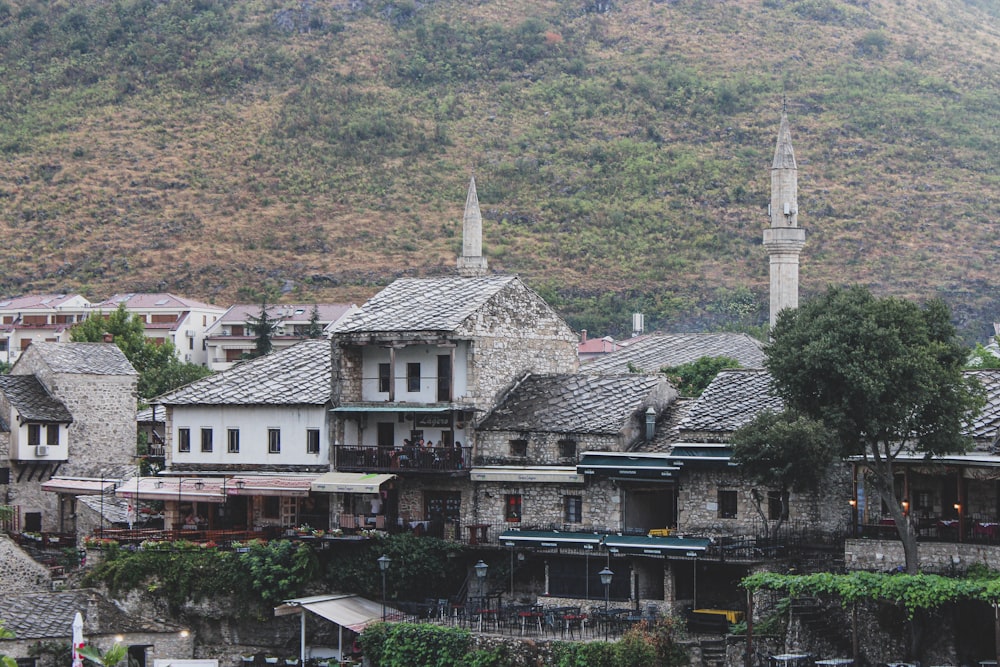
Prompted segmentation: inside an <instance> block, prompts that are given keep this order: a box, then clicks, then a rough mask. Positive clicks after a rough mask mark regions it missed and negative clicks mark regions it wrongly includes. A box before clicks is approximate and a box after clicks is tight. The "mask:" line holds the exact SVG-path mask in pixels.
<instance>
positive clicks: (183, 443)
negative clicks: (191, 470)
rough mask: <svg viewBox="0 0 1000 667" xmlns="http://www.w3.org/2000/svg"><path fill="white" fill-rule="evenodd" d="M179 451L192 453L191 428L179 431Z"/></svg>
mask: <svg viewBox="0 0 1000 667" xmlns="http://www.w3.org/2000/svg"><path fill="white" fill-rule="evenodd" d="M177 451H178V452H190V451H191V429H189V428H179V429H177Z"/></svg>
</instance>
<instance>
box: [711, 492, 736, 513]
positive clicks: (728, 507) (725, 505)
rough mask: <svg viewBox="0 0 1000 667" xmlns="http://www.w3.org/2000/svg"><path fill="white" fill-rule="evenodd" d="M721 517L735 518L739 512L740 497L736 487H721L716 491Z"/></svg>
mask: <svg viewBox="0 0 1000 667" xmlns="http://www.w3.org/2000/svg"><path fill="white" fill-rule="evenodd" d="M716 500H717V502H718V507H719V510H718V513H719V518H720V519H735V518H736V516H737V515H738V514H739V499H738V497H737V495H736V489H719V490H718V491H717V492H716Z"/></svg>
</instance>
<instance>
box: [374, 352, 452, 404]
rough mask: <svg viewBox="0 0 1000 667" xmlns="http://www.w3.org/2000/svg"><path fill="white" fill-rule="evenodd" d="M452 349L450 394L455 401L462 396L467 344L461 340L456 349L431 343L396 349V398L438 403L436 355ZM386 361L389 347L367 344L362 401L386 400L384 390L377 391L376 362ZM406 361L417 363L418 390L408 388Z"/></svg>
mask: <svg viewBox="0 0 1000 667" xmlns="http://www.w3.org/2000/svg"><path fill="white" fill-rule="evenodd" d="M453 349H454V350H455V366H454V370H453V377H452V384H453V388H452V397H453V399H454V400H455V401H461V400H463V399H464V398H465V394H466V391H467V389H466V387H467V377H468V375H467V373H466V369H467V367H468V361H467V357H468V350H469V343H468V342H467V341H461V342H459V343H458V346H457V347H456V348H451V347H437V346H434V345H411V346H407V347H403V348H398V349H397V350H396V372H395V389H396V391H395V394H396V395H395V400H396V401H406V402H408V403H437V402H438V399H437V368H438V366H437V364H438V359H437V358H438V355H448V354H451V350H453ZM380 363H383V364H387V363H389V350H388V348H384V347H375V346H371V347H366V348H364V352H363V357H362V366H361V373H362V377H363V380H362V386H361V400H363V401H388V400H389V394H388V393H387V392H379V391H378V365H379V364H380ZM409 363H419V364H420V378H421V379H420V391H419V392H411V391H408V390H407V382H406V368H407V364H409Z"/></svg>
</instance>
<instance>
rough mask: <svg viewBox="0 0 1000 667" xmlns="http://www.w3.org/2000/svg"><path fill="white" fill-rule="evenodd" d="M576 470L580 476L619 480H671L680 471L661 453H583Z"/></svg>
mask: <svg viewBox="0 0 1000 667" xmlns="http://www.w3.org/2000/svg"><path fill="white" fill-rule="evenodd" d="M576 470H577V472H578V473H580V474H582V475H599V476H604V477H615V478H619V479H645V480H653V479H671V478H672V477H673V474H674V473H675V472H677V471H678V470H680V468H678V467H677V466H674V465H671V462H670V459H669V457H668V456H667V455H666V454H662V453H647V454H639V453H627V452H584V453H583V456H582V457H581V458H580V463H578V464H577V466H576Z"/></svg>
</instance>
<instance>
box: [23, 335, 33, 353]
mask: <svg viewBox="0 0 1000 667" xmlns="http://www.w3.org/2000/svg"><path fill="white" fill-rule="evenodd" d="M29 347H31V339H30V338H25V339H23V340H22V341H21V352H24V351H25V350H27V349H28V348H29Z"/></svg>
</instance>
